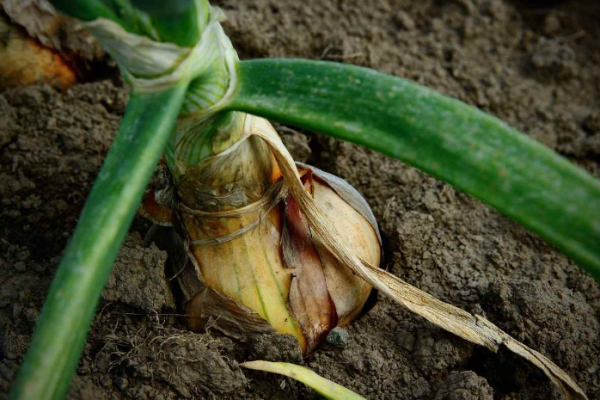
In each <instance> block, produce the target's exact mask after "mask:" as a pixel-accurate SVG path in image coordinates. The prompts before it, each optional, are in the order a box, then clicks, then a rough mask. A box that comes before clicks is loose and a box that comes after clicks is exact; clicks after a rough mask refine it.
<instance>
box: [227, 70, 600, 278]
mask: <svg viewBox="0 0 600 400" xmlns="http://www.w3.org/2000/svg"><path fill="white" fill-rule="evenodd" d="M239 79H240V86H239V88H238V91H237V93H236V94H235V96H234V98H233V99H232V100H231V103H230V105H229V107H228V108H229V109H231V110H239V111H246V112H249V113H252V114H256V115H260V116H263V117H266V118H271V119H274V120H277V121H280V122H284V123H288V124H292V125H296V126H299V127H302V128H306V129H311V130H314V131H316V132H320V133H323V134H327V135H331V136H334V137H338V138H341V139H344V140H348V141H351V142H354V143H358V144H361V145H363V146H366V147H369V148H372V149H374V150H377V151H379V152H381V153H383V154H387V155H389V156H391V157H394V158H398V159H400V160H403V161H405V162H406V163H408V164H411V165H414V166H416V167H418V168H419V169H422V170H423V171H426V172H428V173H430V174H432V175H433V176H436V177H438V178H439V179H441V180H444V181H446V182H449V183H451V184H452V185H454V186H456V187H457V188H459V189H461V190H464V191H465V192H468V193H470V194H472V195H473V196H475V197H477V198H479V199H480V200H482V201H484V202H485V203H487V204H489V205H491V206H493V207H495V208H496V209H497V210H499V211H500V212H502V213H503V214H505V215H507V216H509V217H511V218H513V219H515V220H516V221H519V222H521V223H522V224H523V225H525V226H526V227H528V228H529V229H531V230H532V231H533V232H536V233H537V234H539V235H540V236H541V237H543V238H545V239H546V240H548V241H549V242H550V243H552V244H553V245H555V246H556V247H558V248H559V249H561V250H562V251H563V252H564V253H565V254H567V255H568V256H569V257H571V258H572V259H573V260H574V261H575V262H577V263H578V264H579V265H580V266H582V267H583V268H585V269H586V270H587V271H588V272H589V273H590V274H592V275H593V276H594V277H595V278H596V279H598V280H600V181H599V180H597V179H595V178H593V177H592V176H591V175H589V174H588V173H586V172H585V171H583V170H582V169H580V168H578V167H576V166H575V165H573V164H571V163H570V162H569V161H568V160H566V159H565V158H563V157H561V156H559V155H558V154H556V153H555V152H554V151H552V150H550V149H549V148H547V147H545V146H543V145H542V144H540V143H539V142H537V141H535V140H532V139H530V138H529V137H527V136H525V135H523V134H522V133H520V132H518V131H517V130H516V129H513V128H511V127H510V126H508V125H507V124H506V123H504V122H502V121H500V120H499V119H497V118H494V117H492V116H490V115H488V114H486V113H484V112H481V111H479V110H478V109H476V108H475V107H471V106H469V105H466V104H464V103H462V102H460V101H458V100H454V99H452V98H450V97H447V96H444V95H442V94H439V93H437V92H435V91H433V90H430V89H427V88H425V87H423V86H420V85H417V84H415V83H412V82H409V81H406V80H403V79H400V78H397V77H393V76H390V75H386V74H382V73H379V72H377V71H374V70H370V69H366V68H359V67H355V66H350V65H344V64H336V63H328V62H317V61H307V60H256V61H245V62H242V63H240V65H239Z"/></svg>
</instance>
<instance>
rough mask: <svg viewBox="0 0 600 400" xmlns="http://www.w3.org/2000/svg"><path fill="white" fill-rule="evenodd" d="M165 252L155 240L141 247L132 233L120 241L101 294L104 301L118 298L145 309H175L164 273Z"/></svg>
mask: <svg viewBox="0 0 600 400" xmlns="http://www.w3.org/2000/svg"><path fill="white" fill-rule="evenodd" d="M166 261H167V252H166V251H161V250H159V249H158V248H157V247H156V245H155V244H154V243H152V244H151V245H150V246H149V247H144V246H143V241H142V237H141V236H140V234H139V233H134V234H132V235H130V236H128V237H127V238H125V241H124V243H123V247H122V248H121V251H120V253H119V255H118V256H117V261H116V262H115V266H114V267H113V271H112V274H111V276H110V277H109V278H108V282H107V283H106V286H105V288H104V292H103V293H102V298H103V299H104V300H105V301H111V302H112V301H119V302H121V303H123V304H126V305H128V306H131V307H134V308H138V309H140V310H143V311H145V312H152V311H155V312H156V311H160V310H163V309H164V310H168V311H171V312H173V311H175V308H176V306H175V299H174V298H173V294H172V293H171V289H170V287H169V283H168V282H167V278H166V276H165V263H166Z"/></svg>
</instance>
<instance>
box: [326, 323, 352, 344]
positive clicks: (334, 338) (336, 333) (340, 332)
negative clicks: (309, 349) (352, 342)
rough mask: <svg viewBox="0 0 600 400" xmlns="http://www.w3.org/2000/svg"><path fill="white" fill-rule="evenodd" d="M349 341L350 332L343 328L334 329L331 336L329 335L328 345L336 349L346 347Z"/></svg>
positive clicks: (330, 333)
mask: <svg viewBox="0 0 600 400" xmlns="http://www.w3.org/2000/svg"><path fill="white" fill-rule="evenodd" d="M349 339H350V335H349V334H348V331H346V330H345V329H343V328H333V329H332V330H331V332H329V335H327V343H329V344H332V345H334V346H336V347H346V346H347V345H348V340H349Z"/></svg>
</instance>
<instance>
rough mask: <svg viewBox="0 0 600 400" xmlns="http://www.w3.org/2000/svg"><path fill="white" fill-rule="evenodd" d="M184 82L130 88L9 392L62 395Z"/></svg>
mask: <svg viewBox="0 0 600 400" xmlns="http://www.w3.org/2000/svg"><path fill="white" fill-rule="evenodd" d="M186 88H187V85H185V84H182V85H179V86H175V87H173V88H171V89H168V90H165V91H163V92H158V93H144V94H135V93H134V94H132V95H131V98H130V100H129V103H128V105H127V110H126V112H125V116H124V118H123V121H122V122H121V126H120V128H119V132H118V134H117V137H116V138H115V141H114V143H113V144H112V146H111V149H110V151H109V153H108V155H107V156H106V159H105V160H104V164H103V166H102V169H101V170H100V174H99V175H98V178H97V179H96V183H95V184H94V187H93V188H92V192H91V193H90V195H89V197H88V199H87V202H86V204H85V207H84V209H83V211H82V213H81V216H80V218H79V223H78V224H77V228H76V230H75V233H74V234H73V237H72V238H71V241H70V243H69V245H68V246H67V249H66V250H65V255H64V257H63V259H62V261H61V263H60V265H59V267H58V271H57V273H56V276H55V278H54V279H53V281H52V285H51V287H50V291H49V293H48V296H47V298H46V301H45V304H44V307H43V308H42V312H41V314H40V317H39V319H38V321H37V325H36V329H35V333H34V336H33V340H32V343H31V345H30V347H29V350H28V352H27V354H26V355H25V359H24V361H23V364H22V365H21V368H20V370H19V374H18V376H17V379H16V381H15V384H14V386H13V387H12V391H11V397H10V398H11V399H23V400H25V399H62V398H64V396H65V395H66V393H67V390H68V388H69V383H70V381H71V376H72V374H73V371H75V368H76V367H77V362H78V360H79V356H80V355H81V351H82V349H83V346H84V344H85V338H86V336H87V332H88V330H89V328H90V325H91V322H92V319H93V316H94V311H95V310H96V305H97V304H98V300H99V298H100V295H101V293H102V288H103V287H104V285H105V283H106V281H107V280H108V277H109V274H110V270H111V268H112V266H113V263H114V260H115V258H116V256H117V252H118V251H119V248H120V247H121V242H122V240H123V238H124V237H125V234H126V233H127V230H128V229H129V225H130V224H131V221H132V220H133V217H134V215H135V213H136V210H137V208H138V206H139V204H140V201H141V198H142V194H143V192H144V189H145V188H146V185H147V183H148V181H149V180H150V177H151V175H152V172H153V171H154V168H155V166H156V164H157V163H158V160H159V158H160V156H161V154H162V152H163V148H164V145H165V143H166V141H167V139H168V138H169V136H170V134H171V131H172V129H173V126H174V124H175V119H176V118H177V115H178V114H179V110H180V108H181V105H182V103H183V98H184V95H185V92H186Z"/></svg>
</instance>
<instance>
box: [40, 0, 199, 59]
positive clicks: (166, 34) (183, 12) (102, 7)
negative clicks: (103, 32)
mask: <svg viewBox="0 0 600 400" xmlns="http://www.w3.org/2000/svg"><path fill="white" fill-rule="evenodd" d="M50 1H51V3H52V4H53V5H54V6H55V7H56V8H57V9H58V10H60V11H61V12H64V13H65V14H67V15H70V16H71V17H75V18H77V19H80V20H82V21H92V20H95V19H96V18H106V19H109V20H112V21H114V22H116V23H118V24H119V25H121V26H122V27H123V28H124V29H125V30H126V31H128V32H131V33H135V34H138V35H146V36H149V37H151V38H153V39H155V40H159V41H161V42H170V43H175V44H177V45H179V46H182V47H192V46H194V45H195V44H196V42H198V40H200V37H201V36H202V30H203V29H204V27H205V26H206V24H207V22H208V17H209V13H210V6H209V4H208V0H173V1H170V2H169V5H168V7H165V3H164V2H163V1H159V0H104V1H103V0H50ZM155 35H158V37H154V36H155Z"/></svg>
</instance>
